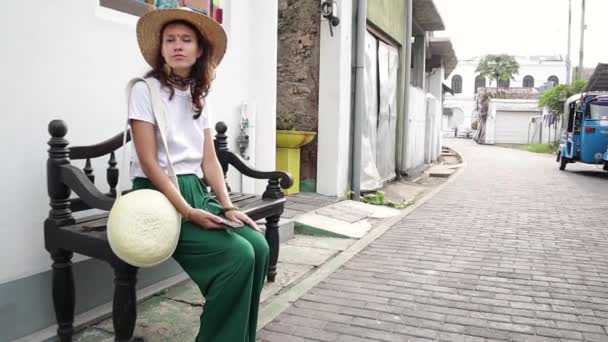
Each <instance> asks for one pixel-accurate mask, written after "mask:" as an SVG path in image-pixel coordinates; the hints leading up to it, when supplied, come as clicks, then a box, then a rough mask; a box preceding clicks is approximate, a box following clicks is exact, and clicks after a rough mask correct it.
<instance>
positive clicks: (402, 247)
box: [259, 140, 608, 342]
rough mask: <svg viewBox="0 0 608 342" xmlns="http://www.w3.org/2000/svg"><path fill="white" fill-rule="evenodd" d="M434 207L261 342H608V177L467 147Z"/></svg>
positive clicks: (390, 234) (329, 282)
mask: <svg viewBox="0 0 608 342" xmlns="http://www.w3.org/2000/svg"><path fill="white" fill-rule="evenodd" d="M447 145H449V146H451V147H454V148H455V150H457V151H459V152H462V154H463V156H464V159H465V161H466V163H467V166H466V169H465V171H464V173H463V174H461V175H460V176H458V178H456V179H455V180H454V182H453V183H451V184H449V185H448V187H447V188H446V189H444V190H443V192H441V193H440V194H439V195H438V196H436V197H434V198H432V199H431V200H429V201H428V202H426V203H425V204H423V205H422V206H421V207H419V208H418V209H416V211H414V212H413V213H412V214H411V215H409V216H407V217H405V218H404V219H403V220H401V221H400V222H398V223H397V224H396V225H395V226H393V227H392V228H390V229H389V230H388V231H387V232H386V233H385V234H384V235H382V236H380V237H379V238H378V239H377V240H376V241H375V242H373V243H372V244H371V245H369V246H368V247H367V248H365V249H363V250H362V251H361V252H360V253H359V254H357V255H356V256H354V258H352V259H351V260H350V261H349V262H347V263H346V264H344V265H343V266H342V267H340V268H339V269H338V270H337V271H336V272H334V273H333V274H331V275H329V276H328V277H327V278H325V280H324V281H323V282H321V283H320V284H318V285H317V286H315V287H313V288H312V289H311V290H309V291H308V292H307V293H306V294H304V296H302V297H301V298H300V299H298V300H297V301H295V303H293V305H292V306H290V307H289V308H288V309H287V310H286V311H284V312H283V313H282V314H281V315H279V316H278V317H277V318H276V319H275V320H274V321H272V322H271V323H269V324H267V325H266V326H265V327H264V328H263V329H262V330H261V332H260V334H259V340H260V341H268V342H278V341H281V342H282V341H290V342H291V341H294V342H297V341H349V342H357V341H427V340H441V341H497V340H500V341H608V334H607V329H608V287H607V285H608V242H607V235H608V226H607V224H606V220H605V217H603V216H605V213H607V212H608V176H607V174H606V173H601V172H600V171H597V170H595V169H594V168H593V167H590V166H587V165H579V164H573V165H569V168H568V169H569V170H571V171H567V172H560V171H558V165H557V164H556V163H555V161H554V156H549V155H538V154H532V153H529V152H525V151H517V150H510V149H504V148H499V147H491V146H478V145H475V144H474V143H473V142H471V141H469V140H452V141H448V142H447Z"/></svg>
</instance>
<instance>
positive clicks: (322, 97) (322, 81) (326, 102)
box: [317, 0, 352, 197]
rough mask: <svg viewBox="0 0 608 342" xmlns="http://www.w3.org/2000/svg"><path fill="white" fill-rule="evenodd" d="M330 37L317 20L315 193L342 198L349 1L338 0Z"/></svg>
mask: <svg viewBox="0 0 608 342" xmlns="http://www.w3.org/2000/svg"><path fill="white" fill-rule="evenodd" d="M338 9H339V11H340V15H339V16H340V25H338V26H337V27H334V28H333V30H334V36H333V37H331V36H330V33H329V27H328V25H327V21H326V20H325V19H322V21H321V51H320V60H319V64H320V65H319V126H318V130H319V132H318V152H317V192H318V193H320V194H323V195H328V196H338V197H343V196H344V195H345V193H346V191H347V190H348V184H349V160H350V149H349V145H350V134H351V127H350V126H351V123H350V117H351V111H350V98H351V54H352V53H351V44H352V39H351V37H352V35H351V31H352V16H351V13H352V0H341V1H340V0H339V1H338Z"/></svg>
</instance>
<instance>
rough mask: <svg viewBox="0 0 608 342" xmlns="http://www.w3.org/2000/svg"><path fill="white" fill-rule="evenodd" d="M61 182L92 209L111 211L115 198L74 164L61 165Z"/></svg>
mask: <svg viewBox="0 0 608 342" xmlns="http://www.w3.org/2000/svg"><path fill="white" fill-rule="evenodd" d="M60 167H61V182H63V184H65V185H66V186H67V187H68V188H70V189H71V190H72V191H74V192H75V193H76V195H78V197H80V199H81V200H82V201H83V202H84V203H85V204H86V205H88V206H89V207H91V208H92V209H101V210H106V211H110V209H112V205H114V200H115V199H114V198H113V197H109V196H106V195H104V194H103V193H102V192H101V191H99V190H98V189H97V188H96V187H95V185H94V184H93V183H92V182H91V181H90V180H89V178H88V177H87V176H86V175H85V174H84V172H82V171H81V170H80V169H79V168H77V167H75V166H73V165H69V164H66V165H61V166H60Z"/></svg>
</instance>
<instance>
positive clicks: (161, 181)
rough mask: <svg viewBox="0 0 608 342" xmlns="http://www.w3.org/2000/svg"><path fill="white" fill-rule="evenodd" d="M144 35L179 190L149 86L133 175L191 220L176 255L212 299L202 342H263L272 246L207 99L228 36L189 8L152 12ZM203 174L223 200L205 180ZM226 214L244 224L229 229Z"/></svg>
mask: <svg viewBox="0 0 608 342" xmlns="http://www.w3.org/2000/svg"><path fill="white" fill-rule="evenodd" d="M137 36H138V41H139V47H140V49H141V52H142V54H143V56H144V58H145V60H146V61H147V62H148V64H150V66H151V67H152V68H153V69H152V70H151V71H150V72H148V74H147V75H146V77H147V79H148V80H151V81H152V82H151V83H152V84H153V85H155V86H157V87H158V90H159V92H160V94H161V100H162V101H161V102H162V105H163V109H164V111H165V116H166V118H167V123H166V126H167V135H168V137H167V143H168V153H169V155H170V157H171V160H172V164H173V167H174V169H175V172H176V174H177V176H178V182H179V189H176V188H175V187H174V186H173V184H172V183H171V181H170V179H169V177H168V176H167V174H166V173H165V172H164V169H165V168H166V166H167V156H166V154H165V152H164V149H162V148H158V146H161V144H160V142H159V139H160V138H159V137H158V135H157V128H156V121H155V119H154V114H153V112H152V105H151V95H150V91H149V90H148V88H147V86H146V84H145V83H143V82H138V83H136V84H135V86H134V87H133V90H132V95H131V100H130V103H129V119H130V124H131V130H132V133H133V141H134V144H135V149H136V152H137V153H136V154H137V155H136V157H134V160H133V163H132V167H131V176H132V178H133V188H134V189H135V190H139V189H150V188H152V189H157V190H159V191H161V192H162V193H163V194H164V195H165V196H166V197H167V198H168V199H169V200H170V201H171V203H172V204H173V205H174V206H175V208H176V209H177V210H178V211H179V212H180V213H181V215H182V216H183V218H184V220H183V223H182V226H181V235H180V238H179V243H178V246H177V249H176V251H175V253H174V255H173V257H174V258H175V260H177V262H178V263H179V264H180V265H181V267H182V268H183V269H184V270H185V271H186V272H187V273H188V275H189V276H190V277H191V278H192V280H193V281H194V282H195V283H196V284H197V285H198V287H199V288H200V290H201V292H202V294H203V296H204V297H205V299H206V301H205V305H204V308H203V314H202V316H201V328H200V331H199V334H198V336H197V339H196V341H199V342H200V341H204V342H217V341H220V342H221V341H225V342H233V341H249V342H254V341H255V335H256V323H257V319H258V306H259V301H260V293H261V291H262V286H263V284H264V278H265V275H266V272H267V268H268V254H269V252H268V244H267V242H266V240H265V239H264V236H263V235H262V234H261V233H260V230H259V228H258V227H257V226H256V224H255V222H253V220H251V218H249V217H248V216H247V215H246V214H244V213H243V212H241V211H239V209H238V208H236V207H234V206H233V204H232V203H231V201H230V198H229V196H228V191H227V189H226V183H225V181H224V175H223V173H222V169H221V166H220V163H219V162H218V159H217V156H216V154H215V149H214V145H213V138H212V135H211V129H210V126H211V122H212V119H211V115H212V112H211V109H210V106H209V103H208V101H207V95H208V94H209V91H210V85H211V82H212V79H213V78H214V72H215V68H216V66H217V65H218V64H219V62H220V61H221V59H222V57H223V55H224V52H225V49H226V40H227V38H226V33H225V32H224V30H223V28H222V26H221V25H220V24H218V23H217V22H216V21H215V20H213V19H212V18H210V17H208V16H206V15H204V14H202V13H198V12H194V11H192V10H189V9H181V8H180V9H162V10H155V11H152V12H148V13H146V14H145V15H144V16H142V18H141V19H140V20H139V22H138V24H137ZM201 172H202V173H203V174H204V175H205V178H206V180H207V181H208V183H209V185H210V186H211V188H212V190H213V192H214V193H215V195H216V197H217V200H216V199H214V198H212V197H211V196H210V194H209V193H208V192H207V188H206V186H205V185H204V184H203V183H202V182H201V180H200V176H201ZM218 215H223V216H225V217H226V218H227V219H228V220H230V221H233V222H237V223H241V224H245V226H244V227H243V228H240V229H227V226H226V223H225V222H224V223H222V222H223V220H222V218H221V217H220V216H218Z"/></svg>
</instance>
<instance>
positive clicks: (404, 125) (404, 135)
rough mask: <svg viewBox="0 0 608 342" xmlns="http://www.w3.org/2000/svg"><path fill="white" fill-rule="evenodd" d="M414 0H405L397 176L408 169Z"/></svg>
mask: <svg viewBox="0 0 608 342" xmlns="http://www.w3.org/2000/svg"><path fill="white" fill-rule="evenodd" d="M413 1H414V0H405V12H406V13H405V37H404V40H405V42H404V44H403V48H404V50H405V58H404V59H405V60H404V61H403V64H402V65H403V68H405V74H404V83H405V84H404V85H403V88H402V89H401V91H402V96H403V106H402V108H401V122H400V123H401V125H400V126H399V133H400V134H399V137H400V139H399V140H398V143H399V148H398V150H399V156H398V158H397V161H398V166H397V169H398V170H397V171H398V172H397V174H398V175H402V174H405V170H406V167H407V139H408V136H409V134H410V133H409V126H410V125H409V116H410V110H409V106H410V84H411V83H412V26H413V22H414V19H413V14H412V12H413V5H412V2H413Z"/></svg>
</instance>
